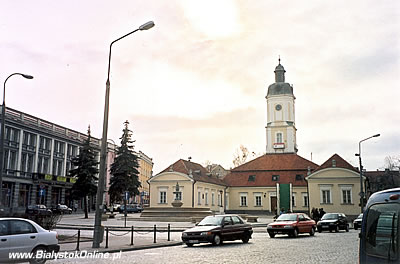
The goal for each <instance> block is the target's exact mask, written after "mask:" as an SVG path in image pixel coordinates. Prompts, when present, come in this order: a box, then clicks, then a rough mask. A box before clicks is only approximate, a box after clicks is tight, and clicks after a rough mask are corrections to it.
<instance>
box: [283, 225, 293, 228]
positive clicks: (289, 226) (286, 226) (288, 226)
mask: <svg viewBox="0 0 400 264" xmlns="http://www.w3.org/2000/svg"><path fill="white" fill-rule="evenodd" d="M292 227H293V226H292V225H285V226H284V228H292Z"/></svg>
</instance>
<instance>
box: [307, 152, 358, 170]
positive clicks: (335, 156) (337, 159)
mask: <svg viewBox="0 0 400 264" xmlns="http://www.w3.org/2000/svg"><path fill="white" fill-rule="evenodd" d="M333 160H335V163H336V168H343V169H348V170H351V171H355V172H357V173H358V172H359V171H358V170H357V169H356V168H354V166H353V165H351V164H350V163H348V162H347V161H345V160H344V159H343V158H342V157H340V156H339V155H338V154H336V153H335V154H333V156H332V157H330V158H329V159H328V160H327V161H325V162H324V163H323V164H322V165H321V166H319V167H318V168H317V169H316V170H315V171H314V172H316V171H319V170H322V169H327V168H333Z"/></svg>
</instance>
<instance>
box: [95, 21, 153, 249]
mask: <svg viewBox="0 0 400 264" xmlns="http://www.w3.org/2000/svg"><path fill="white" fill-rule="evenodd" d="M152 27H154V22H153V21H149V22H147V23H145V24H143V25H141V26H140V27H139V28H138V29H135V30H134V31H132V32H130V33H128V34H126V35H124V36H122V37H120V38H118V39H116V40H114V41H113V42H111V44H110V52H109V56H108V72H107V82H106V97H105V103H104V121H103V137H102V138H101V152H100V171H99V181H98V185H97V197H96V214H95V220H94V234H93V244H92V247H93V248H99V247H100V241H101V240H102V237H101V236H102V233H103V232H102V230H101V215H102V213H103V195H104V180H105V174H106V169H107V164H106V162H107V157H106V156H107V130H108V112H109V99H110V63H111V47H112V45H113V44H114V43H115V42H117V41H119V40H121V39H123V38H125V37H127V36H129V35H131V34H133V33H135V32H136V31H138V30H148V29H150V28H152Z"/></svg>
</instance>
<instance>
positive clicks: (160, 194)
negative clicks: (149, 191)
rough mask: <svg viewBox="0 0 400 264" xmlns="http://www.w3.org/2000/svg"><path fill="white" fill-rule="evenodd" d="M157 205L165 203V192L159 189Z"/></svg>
mask: <svg viewBox="0 0 400 264" xmlns="http://www.w3.org/2000/svg"><path fill="white" fill-rule="evenodd" d="M159 197H160V200H159V203H160V204H166V203H167V190H166V189H159Z"/></svg>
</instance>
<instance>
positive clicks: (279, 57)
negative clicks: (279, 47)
mask: <svg viewBox="0 0 400 264" xmlns="http://www.w3.org/2000/svg"><path fill="white" fill-rule="evenodd" d="M278 56H279V59H278V61H279V64H281V55H278Z"/></svg>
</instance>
